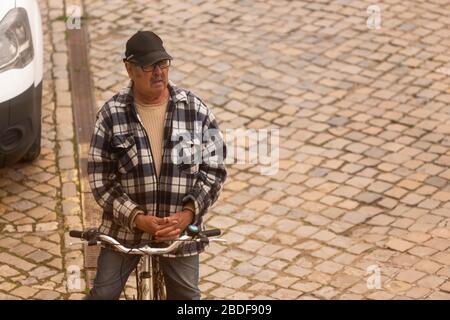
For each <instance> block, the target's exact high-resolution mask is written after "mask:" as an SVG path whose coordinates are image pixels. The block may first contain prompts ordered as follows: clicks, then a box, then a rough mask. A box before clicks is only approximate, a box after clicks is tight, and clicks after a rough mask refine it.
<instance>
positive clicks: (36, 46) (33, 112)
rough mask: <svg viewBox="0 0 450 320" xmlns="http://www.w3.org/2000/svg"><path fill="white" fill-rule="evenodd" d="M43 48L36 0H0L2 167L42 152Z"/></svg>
mask: <svg viewBox="0 0 450 320" xmlns="http://www.w3.org/2000/svg"><path fill="white" fill-rule="evenodd" d="M43 50H44V49H43V35H42V23H41V16H40V12H39V6H38V4H37V2H36V0H0V168H2V167H4V166H7V165H11V164H14V163H16V162H18V161H19V160H23V161H32V160H34V159H35V158H37V156H38V155H39V153H40V150H41V114H42V112H41V108H42V78H43V54H44V52H43Z"/></svg>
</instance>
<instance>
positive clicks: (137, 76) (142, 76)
mask: <svg viewBox="0 0 450 320" xmlns="http://www.w3.org/2000/svg"><path fill="white" fill-rule="evenodd" d="M125 65H126V68H127V71H128V76H129V77H130V79H131V80H133V82H134V88H135V90H137V91H138V92H139V94H141V95H144V96H158V95H159V94H160V93H161V92H162V91H163V90H164V89H165V88H167V85H168V83H169V67H166V68H162V67H161V65H164V62H163V61H160V62H158V63H156V64H154V65H153V66H151V65H148V66H144V67H141V66H138V65H136V64H133V63H130V62H126V63H125ZM144 70H145V71H144Z"/></svg>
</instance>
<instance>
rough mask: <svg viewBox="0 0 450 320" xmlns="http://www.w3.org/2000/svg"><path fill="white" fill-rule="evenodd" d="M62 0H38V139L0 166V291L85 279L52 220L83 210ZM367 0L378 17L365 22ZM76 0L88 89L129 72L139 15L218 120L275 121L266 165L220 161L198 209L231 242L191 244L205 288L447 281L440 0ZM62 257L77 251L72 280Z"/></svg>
mask: <svg viewBox="0 0 450 320" xmlns="http://www.w3.org/2000/svg"><path fill="white" fill-rule="evenodd" d="M72 3H74V4H76V1H73V2H70V1H69V0H66V1H62V0H39V4H40V6H41V14H42V19H43V26H44V32H45V35H44V38H45V39H44V40H45V75H44V95H43V96H44V102H43V140H42V145H43V148H42V153H41V156H40V157H39V159H38V160H37V161H35V162H34V163H32V164H24V163H20V164H17V165H14V166H13V167H11V168H5V169H0V230H1V233H0V299H79V298H81V297H82V292H83V291H84V289H85V283H84V272H83V266H84V258H83V251H82V247H81V245H79V244H78V245H72V246H70V245H69V243H70V242H71V241H74V242H75V240H74V239H71V238H69V237H68V235H67V233H68V230H69V229H81V228H82V227H83V221H82V212H81V211H82V210H81V206H80V203H81V200H80V181H79V172H78V167H77V163H78V162H77V159H78V158H77V157H78V155H77V150H78V149H77V146H76V139H75V136H74V135H75V133H74V132H75V131H74V125H73V117H72V110H73V109H72V101H71V98H70V97H71V96H70V88H71V87H73V86H74V84H72V83H69V75H68V71H67V64H68V61H67V43H66V37H65V32H66V25H65V22H64V15H65V14H64V5H66V6H68V5H70V4H72ZM372 4H378V5H379V6H380V8H381V28H380V29H378V30H375V29H370V28H368V26H367V24H366V21H367V17H368V14H367V12H366V10H367V8H368V7H369V6H370V5H372ZM84 12H85V15H86V17H85V19H83V20H82V23H87V24H88V30H89V37H90V42H89V50H90V52H89V57H90V66H91V75H92V78H93V82H94V86H95V88H94V90H95V98H96V105H97V106H98V107H100V106H101V105H102V104H103V103H104V102H105V100H107V99H109V98H110V97H111V96H113V95H114V94H115V93H116V92H117V91H118V90H120V89H121V88H122V87H124V86H125V85H126V84H127V79H128V77H127V74H126V70H125V68H124V65H123V63H122V58H123V55H124V50H125V49H124V48H125V43H126V40H127V39H128V38H129V37H130V36H131V35H132V34H134V33H135V32H136V31H137V30H152V31H154V32H155V33H157V34H158V35H160V36H161V38H162V39H163V40H164V43H165V47H166V49H167V50H168V52H169V53H170V54H171V55H172V56H173V57H174V60H173V63H172V66H171V70H170V78H171V80H173V81H174V82H175V83H176V84H177V85H179V86H180V87H184V88H187V89H189V90H191V91H193V92H194V93H196V94H197V95H198V96H200V97H201V98H202V99H203V101H205V103H206V104H207V105H208V106H209V107H210V108H211V110H212V111H213V113H214V115H215V116H216V118H217V119H218V122H219V125H220V128H221V130H222V131H226V130H227V129H238V128H243V129H269V128H272V129H279V133H280V148H279V156H280V160H279V163H278V166H279V169H278V171H277V173H276V174H274V175H264V174H261V171H260V169H261V167H260V166H258V165H255V164H245V165H240V164H230V165H228V166H227V169H228V174H229V176H228V179H227V181H226V183H225V186H224V190H223V192H222V194H221V196H220V197H219V200H218V202H217V203H216V204H215V205H214V206H213V207H212V208H211V209H210V210H209V212H208V214H207V219H206V225H207V227H210V228H215V227H217V228H220V229H222V230H223V231H224V238H225V239H227V241H228V242H227V244H224V245H219V244H212V245H210V247H209V248H208V249H207V250H206V253H203V254H202V255H201V261H202V262H201V269H200V274H201V282H200V283H201V285H200V288H201V290H202V298H204V299H447V300H448V299H450V280H449V277H450V183H449V181H450V168H449V163H450V105H449V103H450V54H449V52H450V37H449V36H448V30H449V28H450V3H449V2H448V1H444V0H442V1H439V0H436V1H431V2H423V1H409V2H408V4H405V2H404V1H399V0H390V1H383V2H382V1H380V2H379V3H376V2H371V1H346V0H341V1H329V0H323V1H319V2H308V1H287V0H277V1H275V0H264V1H263V0H261V1H250V0H230V1H220V0H214V1H207V0H192V1H181V0H180V1H176V0H167V1H166V0H165V1H156V0H155V1H148V0H108V1H107V0H93V1H84ZM69 266H72V268H73V267H75V268H76V267H79V268H81V273H80V275H81V285H80V287H79V288H78V289H76V290H68V286H67V276H68V271H67V269H68V267H69ZM374 270H378V271H379V274H380V275H381V278H380V280H381V283H380V287H378V288H376V287H375V288H374V287H370V286H368V280H370V279H373V278H372V277H373V276H374V275H375V274H376V272H374ZM131 280H133V281H134V279H131V278H130V283H132V282H133V281H131ZM69 287H70V286H69ZM133 294H134V293H133V290H132V288H131V287H128V289H127V295H129V296H132V295H133Z"/></svg>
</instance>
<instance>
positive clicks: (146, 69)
mask: <svg viewBox="0 0 450 320" xmlns="http://www.w3.org/2000/svg"><path fill="white" fill-rule="evenodd" d="M165 61H168V62H169V63H168V64H167V65H161V64H162V63H163V62H165ZM123 62H129V63H131V64H134V65H135V66H138V67H140V68H141V69H142V71H144V72H153V71H155V69H156V67H157V66H158V67H159V68H160V69H161V70H163V69H167V68H168V67H170V66H171V64H172V60H171V59H163V60H160V61H158V62H155V63H154V64H149V65H146V66H140V65H138V64H137V63H135V62H133V61H130V60H127V59H123Z"/></svg>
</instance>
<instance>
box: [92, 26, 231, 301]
mask: <svg viewBox="0 0 450 320" xmlns="http://www.w3.org/2000/svg"><path fill="white" fill-rule="evenodd" d="M171 60H172V57H171V56H170V55H169V54H168V53H167V52H166V50H165V49H164V47H163V42H162V40H161V39H160V38H159V37H158V36H157V35H156V34H154V33H153V32H149V31H139V32H137V33H136V34H134V35H133V36H132V37H131V38H130V39H129V40H128V41H127V43H126V52H125V58H124V63H125V67H126V70H127V72H128V76H129V78H130V80H131V81H130V83H129V85H128V87H126V88H125V89H123V90H122V91H120V92H119V93H118V94H116V95H115V96H113V97H112V98H111V99H110V100H109V101H107V102H106V103H105V104H104V105H103V107H102V108H101V109H100V111H99V112H98V114H97V120H96V123H95V128H94V133H93V136H92V141H91V147H90V151H89V157H88V174H89V182H90V186H91V189H92V192H93V195H94V197H95V199H96V201H97V202H98V204H99V205H100V206H101V207H102V209H103V218H102V223H101V226H100V227H99V231H100V232H102V233H105V234H107V235H109V236H111V237H114V238H115V239H117V240H118V241H119V242H121V243H122V244H124V245H126V246H138V245H143V244H145V243H148V242H149V241H150V240H155V241H168V240H174V239H176V238H178V237H179V236H180V235H181V234H182V233H183V232H184V231H185V229H186V227H187V226H188V225H189V224H195V225H197V226H201V225H202V218H203V215H204V214H205V213H206V211H207V210H208V208H209V207H210V206H211V205H212V204H213V203H214V202H215V201H216V200H217V198H218V196H219V193H220V191H221V189H222V186H223V183H224V182H225V179H226V176H227V173H226V170H225V167H224V157H225V153H226V147H225V144H224V142H223V136H222V134H221V133H220V131H219V130H218V125H217V122H216V120H215V118H214V115H213V114H212V113H211V111H210V110H209V109H208V108H207V106H206V105H205V104H204V103H203V102H202V101H201V100H200V99H199V98H198V97H196V96H195V95H194V94H193V93H191V92H190V91H187V90H183V89H180V88H177V87H176V86H175V85H174V84H173V83H172V82H170V81H169V67H170V65H171ZM203 250H204V244H201V243H187V244H185V245H183V246H181V247H180V248H179V249H178V251H177V252H174V253H173V254H169V255H167V256H164V257H161V259H160V263H161V267H162V270H163V273H164V279H165V282H166V290H167V298H168V299H200V291H199V288H198V277H199V257H198V255H199V253H200V252H202V251H203ZM138 262H139V257H138V256H132V255H126V254H121V253H119V252H117V251H114V250H113V249H111V248H102V249H101V252H100V255H99V258H98V261H97V276H96V279H95V281H94V287H93V288H92V290H91V292H90V294H89V295H88V296H87V299H118V298H119V297H120V294H121V291H122V290H123V287H124V285H125V283H126V280H127V279H128V277H129V275H130V273H131V272H132V271H133V269H134V268H135V267H136V265H137V263H138Z"/></svg>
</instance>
